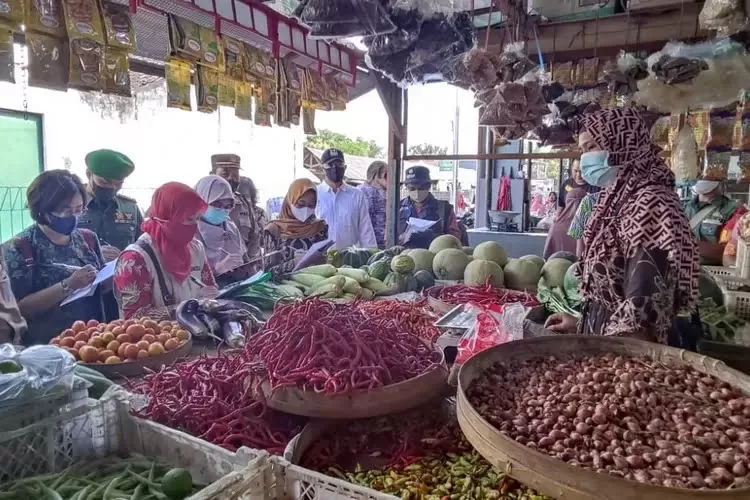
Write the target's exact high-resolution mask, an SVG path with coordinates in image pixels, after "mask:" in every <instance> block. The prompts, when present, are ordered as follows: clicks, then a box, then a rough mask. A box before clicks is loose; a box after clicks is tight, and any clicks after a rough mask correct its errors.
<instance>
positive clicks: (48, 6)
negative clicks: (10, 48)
mask: <svg viewBox="0 0 750 500" xmlns="http://www.w3.org/2000/svg"><path fill="white" fill-rule="evenodd" d="M0 2H2V0H0ZM24 24H25V25H26V31H34V32H36V33H44V34H47V35H50V36H54V37H58V38H64V37H65V36H66V35H67V31H66V30H65V16H64V15H63V7H62V0H25V1H24Z"/></svg>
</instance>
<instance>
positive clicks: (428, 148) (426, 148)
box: [409, 143, 448, 156]
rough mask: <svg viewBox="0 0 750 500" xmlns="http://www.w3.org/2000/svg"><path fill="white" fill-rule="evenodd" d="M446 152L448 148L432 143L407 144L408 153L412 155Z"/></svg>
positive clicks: (441, 153) (442, 153)
mask: <svg viewBox="0 0 750 500" xmlns="http://www.w3.org/2000/svg"><path fill="white" fill-rule="evenodd" d="M447 153H448V148H446V147H443V146H435V145H434V144H427V143H424V144H417V145H415V146H409V154H410V155H414V156H423V155H444V154H447Z"/></svg>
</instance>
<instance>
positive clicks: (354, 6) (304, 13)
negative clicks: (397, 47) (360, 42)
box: [294, 0, 396, 38]
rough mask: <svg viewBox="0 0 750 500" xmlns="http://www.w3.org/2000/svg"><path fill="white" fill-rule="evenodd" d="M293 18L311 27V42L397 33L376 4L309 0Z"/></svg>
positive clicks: (354, 0) (358, 0)
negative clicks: (319, 39)
mask: <svg viewBox="0 0 750 500" xmlns="http://www.w3.org/2000/svg"><path fill="white" fill-rule="evenodd" d="M294 15H295V17H297V18H298V19H299V20H300V21H302V22H303V23H305V24H307V25H308V26H310V28H311V30H310V38H346V37H351V36H367V35H380V34H385V33H391V32H393V31H395V30H396V25H395V24H394V23H393V21H391V18H390V16H389V15H388V12H387V11H386V10H385V7H383V5H381V4H380V2H378V1H377V0H306V1H303V2H301V3H300V5H299V6H298V7H297V9H296V10H295V13H294Z"/></svg>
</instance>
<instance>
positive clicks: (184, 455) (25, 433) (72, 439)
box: [0, 398, 270, 500]
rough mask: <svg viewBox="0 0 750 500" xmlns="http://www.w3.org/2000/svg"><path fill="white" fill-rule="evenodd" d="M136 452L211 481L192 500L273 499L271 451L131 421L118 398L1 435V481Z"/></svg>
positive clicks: (150, 423)
mask: <svg viewBox="0 0 750 500" xmlns="http://www.w3.org/2000/svg"><path fill="white" fill-rule="evenodd" d="M132 453H139V454H142V455H145V456H148V457H151V458H155V459H159V460H161V461H163V462H165V463H168V464H170V465H175V466H178V465H179V466H181V467H185V468H187V469H189V470H190V472H191V473H192V475H193V478H194V479H195V480H196V481H197V482H201V483H210V484H209V486H208V487H207V488H206V489H204V490H202V491H201V492H199V493H197V494H196V495H194V496H192V497H191V499H192V500H208V499H218V498H221V499H224V498H226V499H227V500H230V499H238V500H239V499H242V500H264V499H265V498H268V497H267V496H266V494H265V491H264V487H265V484H266V481H265V477H266V474H267V471H270V464H269V462H268V454H267V453H265V452H263V453H258V452H251V451H249V450H241V451H240V452H239V453H232V452H230V451H229V450H225V449H224V448H220V447H218V446H216V445H213V444H210V443H207V442H205V441H201V440H200V439H197V438H194V437H192V436H190V435H188V434H185V433H183V432H180V431H176V430H174V429H169V428H167V427H165V426H163V425H159V424H155V423H153V422H149V421H146V420H142V419H138V418H135V417H132V416H131V415H129V414H128V406H127V405H126V404H125V403H124V402H123V401H120V400H118V399H116V398H107V399H103V400H102V401H98V402H97V403H96V404H92V405H89V406H86V407H80V408H77V409H75V410H73V411H71V412H69V413H68V414H65V415H60V416H57V417H53V418H49V419H46V420H43V421H40V422H37V423H35V424H33V425H30V426H27V427H24V428H22V429H17V430H14V431H8V432H3V433H0V482H5V481H11V480H15V479H19V478H24V477H29V476H35V475H39V474H47V473H54V472H59V471H60V470H62V469H64V468H66V467H68V466H70V465H72V464H74V463H77V462H81V461H90V460H96V459H98V458H103V457H106V456H109V455H113V454H132ZM224 490H227V494H226V495H225V494H224Z"/></svg>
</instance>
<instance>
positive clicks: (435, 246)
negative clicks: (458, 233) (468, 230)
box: [430, 234, 463, 255]
mask: <svg viewBox="0 0 750 500" xmlns="http://www.w3.org/2000/svg"><path fill="white" fill-rule="evenodd" d="M449 248H455V249H458V250H460V249H462V248H463V246H462V245H461V240H459V239H458V238H456V237H455V236H453V235H452V234H443V235H441V236H438V237H437V238H435V239H434V240H432V243H430V252H432V253H434V254H435V255H437V253H438V252H439V251H440V250H447V249H449Z"/></svg>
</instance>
